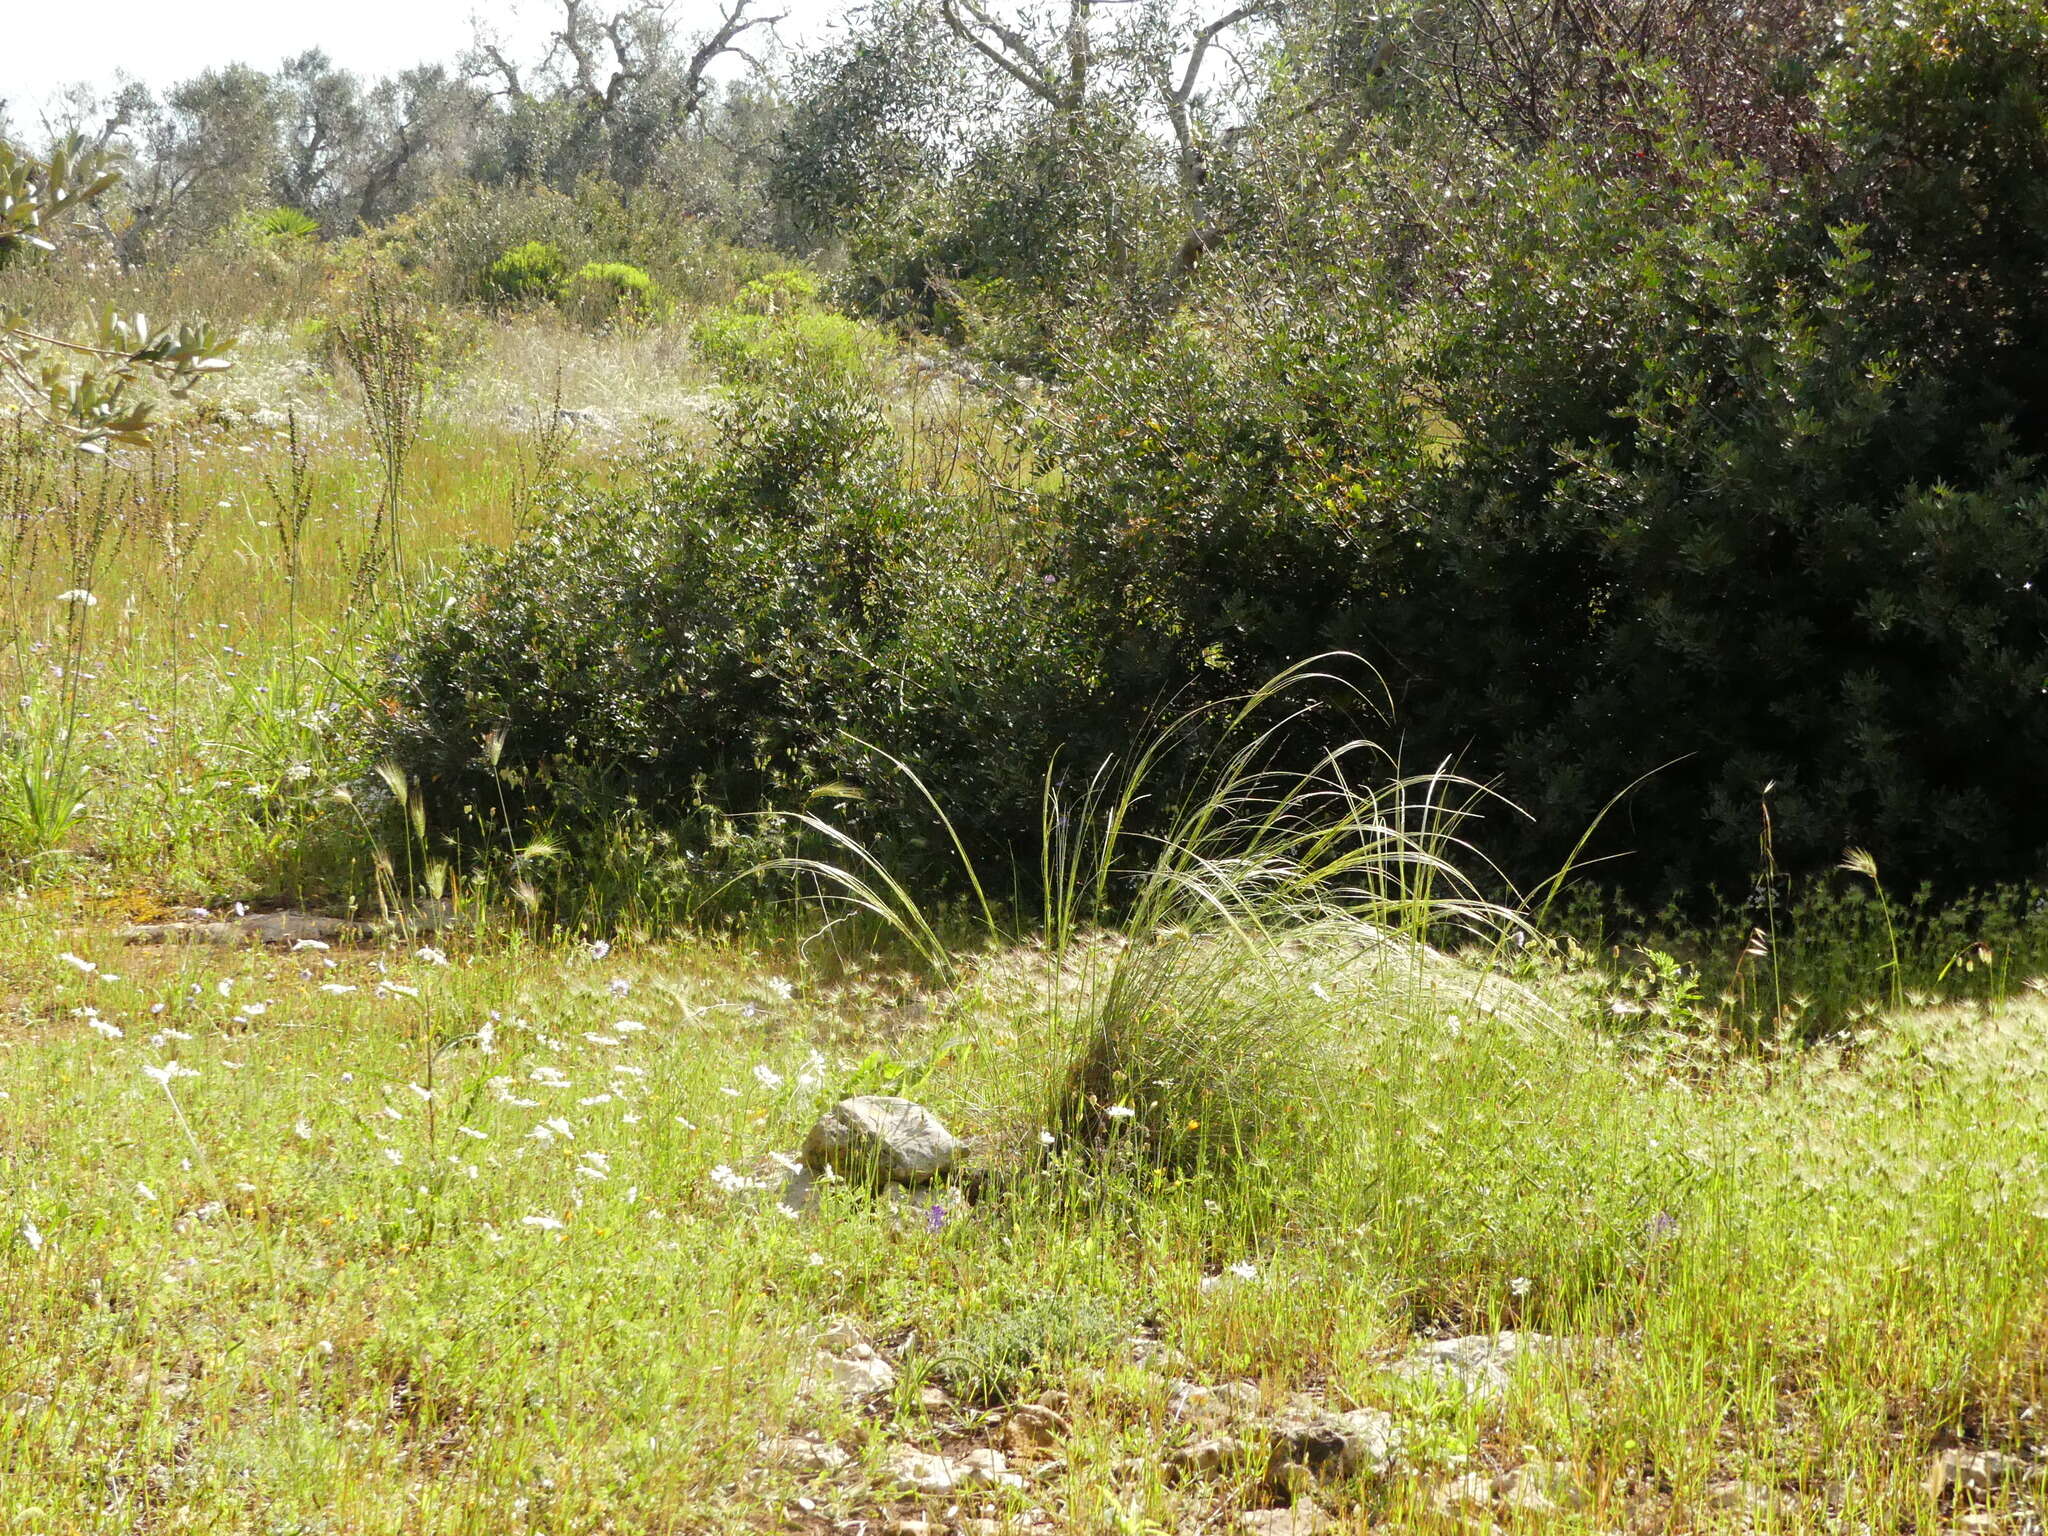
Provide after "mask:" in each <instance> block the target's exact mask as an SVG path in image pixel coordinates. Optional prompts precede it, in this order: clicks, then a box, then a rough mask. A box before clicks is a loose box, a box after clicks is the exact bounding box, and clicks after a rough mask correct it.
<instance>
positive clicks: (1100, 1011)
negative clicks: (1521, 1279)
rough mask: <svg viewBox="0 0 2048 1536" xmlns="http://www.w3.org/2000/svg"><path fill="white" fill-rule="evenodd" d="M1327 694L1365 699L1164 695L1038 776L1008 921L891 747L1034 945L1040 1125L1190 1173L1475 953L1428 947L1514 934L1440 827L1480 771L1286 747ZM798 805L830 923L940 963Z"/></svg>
mask: <svg viewBox="0 0 2048 1536" xmlns="http://www.w3.org/2000/svg"><path fill="white" fill-rule="evenodd" d="M1319 660H1320V662H1352V661H1354V659H1353V658H1348V657H1346V658H1321V659H1319ZM1359 665H1362V664H1359ZM1333 693H1334V694H1336V695H1337V696H1339V697H1340V698H1343V699H1344V700H1345V701H1346V702H1348V703H1352V704H1362V703H1367V702H1369V695H1367V694H1366V692H1365V691H1364V690H1363V689H1361V688H1360V687H1358V686H1357V685H1356V684H1355V683H1353V682H1351V681H1350V680H1348V679H1347V678H1346V677H1344V676H1343V675H1341V673H1339V672H1337V671H1333V670H1331V669H1330V668H1329V667H1328V666H1325V665H1320V664H1319V663H1318V662H1310V663H1304V664H1302V665H1300V666H1297V667H1295V668H1292V669H1290V670H1289V671H1288V672H1286V673H1283V674H1281V675H1280V676H1279V677H1276V678H1274V679H1273V680H1272V681H1270V682H1269V683H1267V684H1266V685H1265V686H1263V687H1261V688H1259V689H1257V690H1255V691H1254V692H1252V693H1251V694H1249V695H1246V696H1244V697H1241V698H1237V699H1232V700H1228V701H1223V702H1220V703H1215V704H1208V705H1204V706H1201V707H1199V708H1196V709H1193V710H1190V711H1188V712H1186V713H1184V714H1182V715H1181V716H1179V717H1178V718H1176V719H1174V720H1173V721H1172V722H1171V723H1169V724H1168V725H1166V726H1165V728H1164V729H1162V730H1160V731H1158V732H1157V733H1156V734H1155V735H1154V736H1152V738H1151V739H1150V740H1149V741H1147V742H1146V743H1145V744H1144V745H1143V746H1142V747H1141V748H1140V749H1139V750H1138V751H1137V752H1136V753H1135V754H1134V755H1133V756H1132V758H1131V759H1130V760H1129V761H1128V763H1125V764H1117V763H1114V762H1110V763H1105V764H1103V765H1102V766H1101V767H1100V768H1099V769H1098V770H1097V771H1096V772H1095V773H1094V774H1093V775H1092V776H1090V777H1089V778H1088V779H1087V780H1086V782H1085V783H1084V784H1083V786H1082V787H1081V788H1080V789H1079V790H1078V791H1074V792H1070V791H1067V790H1064V789H1062V788H1061V787H1060V785H1059V784H1058V782H1057V780H1056V779H1055V778H1054V776H1053V775H1052V774H1051V773H1050V772H1049V773H1048V774H1047V778H1046V787H1045V791H1044V798H1043V815H1042V832H1043V843H1042V855H1041V865H1040V869H1039V881H1038V888H1039V890H1040V892H1041V893H1042V897H1043V911H1042V914H1041V915H1040V917H1039V920H1038V922H1037V924H1036V925H1035V928H1034V931H1032V932H1030V933H1020V932H1016V931H1014V928H1015V926H1016V925H1014V924H1011V923H1006V921H1005V919H1004V918H1003V917H1002V916H1001V915H1000V914H999V913H998V911H997V909H996V907H995V905H994V903H992V902H991V901H990V900H989V899H988V896H987V890H988V889H989V887H988V884H987V883H986V882H985V881H984V880H983V878H982V876H981V875H980V873H979V872H978V871H977V870H976V869H975V868H974V866H973V862H972V860H971V859H970V858H969V857H968V855H967V853H966V850H965V847H964V845H963V843H962V841H961V839H960V837H959V836H958V834H957V833H956V832H955V831H954V827H953V823H952V821H951V820H950V818H948V816H947V815H946V813H945V811H944V809H943V807H941V806H940V804H939V803H938V801H937V800H936V798H935V797H933V796H932V794H931V793H930V791H929V790H927V789H926V788H925V786H924V784H923V783H922V782H921V781H919V780H918V779H917V778H916V775H915V774H914V773H913V772H912V770H910V769H909V768H908V767H907V766H906V765H904V764H902V763H901V762H897V763H896V767H897V768H898V770H899V771H901V772H903V773H904V774H905V775H906V776H907V777H908V778H909V779H910V780H911V781H912V782H913V783H914V784H915V785H916V787H917V789H918V791H919V792H920V793H921V794H922V795H923V797H924V799H925V801H926V802H927V804H928V805H929V806H930V807H931V809H932V811H933V812H934V814H935V815H936V816H937V817H938V819H939V821H940V823H941V825H942V826H943V827H944V829H945V831H946V834H947V836H948V837H949V839H950V840H951V842H952V845H953V847H954V849H955V851H956V852H957V853H958V855H959V858H960V860H961V864H962V867H963V870H964V872H965V876H966V881H967V884H968V886H969V888H970V889H971V891H972V892H973V896H974V901H975V904H976V907H977V910H978V913H979V919H980V922H981V923H982V925H983V926H984V927H985V928H986V929H987V930H988V933H989V936H990V937H991V938H993V939H995V940H997V941H999V942H1005V943H1018V942H1030V943H1035V944H1038V945H1040V946H1042V947H1043V949H1044V951H1045V966H1044V974H1045V976H1046V978H1047V980H1046V983H1045V1000H1044V1004H1043V1008H1042V1015H1043V1020H1044V1023H1045V1024H1046V1026H1047V1028H1046V1031H1045V1036H1044V1038H1045V1043H1046V1045H1047V1047H1048V1049H1049V1054H1050V1058H1051V1059H1050V1061H1049V1062H1048V1063H1047V1064H1046V1067H1045V1069H1044V1071H1043V1073H1042V1080H1043V1082H1044V1083H1045V1085H1046V1086H1045V1090H1044V1097H1043V1102H1042V1103H1041V1104H1039V1105H1038V1106H1036V1119H1037V1122H1038V1129H1039V1133H1040V1134H1039V1138H1038V1139H1039V1141H1040V1142H1041V1143H1042V1144H1043V1145H1045V1146H1048V1147H1053V1148H1060V1147H1065V1148H1070V1149H1073V1150H1076V1151H1080V1152H1085V1153H1089V1154H1097V1153H1117V1154H1120V1155H1121V1156H1122V1157H1125V1158H1131V1159H1135V1160H1136V1161H1138V1162H1140V1163H1142V1164H1145V1165H1149V1166H1152V1167H1155V1168H1166V1169H1172V1170H1175V1171H1178V1172H1199V1171H1202V1170H1205V1169H1221V1168H1226V1167H1229V1166H1234V1165H1236V1164H1239V1163H1241V1162H1243V1161H1244V1160H1245V1159H1246V1158H1247V1157H1249V1156H1251V1155H1253V1154H1254V1152H1255V1151H1262V1150H1263V1149H1265V1148H1266V1147H1268V1146H1269V1145H1271V1144H1273V1143H1275V1142H1279V1143H1286V1144H1296V1145H1299V1144H1300V1143H1301V1142H1302V1141H1303V1140H1304V1138H1309V1139H1313V1138H1315V1137H1316V1136H1318V1135H1319V1134H1320V1132H1321V1131H1322V1130H1323V1129H1324V1128H1326V1127H1327V1126H1328V1125H1330V1124H1332V1123H1334V1121H1335V1119H1336V1118H1337V1117H1336V1115H1335V1114H1333V1111H1335V1110H1338V1109H1341V1107H1342V1104H1343V1101H1344V1099H1345V1096H1346V1095H1347V1093H1349V1092H1350V1091H1351V1088H1350V1085H1351V1084H1352V1083H1354V1082H1356V1081H1357V1074H1356V1072H1355V1070H1354V1069H1353V1068H1352V1067H1351V1066H1349V1065H1348V1057H1349V1054H1350V1053H1349V1047H1350V1045H1351V1044H1352V1043H1353V1042H1354V1040H1355V1039H1356V1038H1357V1037H1358V1036H1359V1035H1360V1034H1361V1033H1365V1032H1368V1029H1369V1030H1370V1032H1374V1033H1376V1032H1378V1030H1379V1029H1380V1028H1382V1027H1384V1026H1385V1025H1386V1024H1387V1023H1388V1022H1389V1020H1398V1021H1403V1022H1409V1023H1414V1024H1418V1025H1420V1024H1426V1023H1427V1022H1428V1020H1429V1019H1430V1018H1431V1017H1433V1015H1434V1013H1435V1011H1436V1009H1437V1007H1438V1004H1439V1003H1440V1001H1441V998H1442V994H1443V987H1444V985H1445V981H1446V977H1447V975H1450V974H1453V973H1455V974H1456V975H1457V976H1460V977H1470V976H1472V975H1474V974H1476V973H1474V972H1470V971H1465V970H1462V969H1460V968H1458V967H1456V966H1454V965H1453V964H1452V963H1451V962H1450V961H1448V960H1447V958H1446V957H1445V955H1444V954H1443V953H1442V951H1441V949H1439V948H1438V947H1436V946H1438V945H1442V944H1445V943H1453V944H1459V945H1474V944H1476V945H1481V946H1485V947H1486V948H1487V949H1489V950H1497V949H1498V947H1499V946H1500V945H1502V944H1503V943H1504V942H1506V941H1508V940H1509V939H1510V938H1512V937H1513V936H1514V935H1515V934H1516V933H1518V932H1519V931H1520V930H1521V928H1522V922H1521V919H1519V918H1518V917H1517V916H1516V915H1515V913H1514V912H1513V911H1512V910H1511V909H1509V908H1508V907H1505V906H1503V905H1500V904H1498V903H1496V902H1493V901H1489V900H1488V899H1486V898H1485V897H1484V896H1483V895H1482V894H1481V891H1480V887H1479V885H1478V884H1477V883H1476V881H1475V880H1474V879H1473V878H1471V877H1470V876H1468V875H1467V874H1466V873H1464V872H1463V871H1464V870H1465V869H1466V868H1470V867H1483V860H1481V859H1480V857H1479V855H1478V854H1477V852H1476V851H1475V850H1474V849H1473V848H1472V847H1471V846H1470V844H1469V843H1468V842H1467V841H1466V839H1465V838H1464V836H1463V835H1462V834H1463V831H1464V829H1465V828H1466V827H1467V825H1468V824H1469V823H1470V822H1471V821H1472V820H1473V819H1475V818H1476V817H1477V816H1478V815H1479V814H1480V813H1481V811H1482V810H1483V808H1484V806H1485V804H1486V802H1487V795H1486V793H1485V791H1484V790H1483V788H1482V787H1481V786H1479V785H1477V784H1474V783H1472V782H1471V781H1469V780H1465V779H1462V778H1459V777H1458V776H1456V775H1453V774H1451V773H1448V772H1444V771H1439V772H1436V773H1431V774H1425V775H1419V776H1417V775H1403V774H1401V773H1400V771H1399V768H1398V764H1397V762H1396V760H1395V758H1394V757H1393V755H1392V754H1391V753H1389V752H1388V751H1386V750H1385V749H1384V748H1382V747H1380V746H1378V745H1376V744H1374V743H1373V742H1371V741H1369V740H1366V739H1364V738H1354V739H1350V740H1347V741H1344V742H1343V743H1341V744H1340V745H1337V746H1333V747H1329V748H1326V749H1322V750H1319V751H1317V752H1315V753H1313V754H1312V755H1310V756H1309V759H1308V761H1307V765H1306V766H1305V767H1304V766H1300V761H1301V758H1300V757H1299V756H1298V755H1297V756H1295V757H1294V763H1295V766H1288V765H1287V764H1288V762H1289V757H1290V752H1296V751H1298V743H1299V742H1300V741H1301V740H1302V739H1303V738H1304V737H1306V736H1307V735H1308V734H1309V732H1310V730H1311V729H1316V728H1319V727H1321V726H1322V725H1323V721H1324V720H1325V719H1326V718H1327V717H1328V716H1329V714H1330V698H1331V695H1332V694H1333ZM1311 715H1314V716H1315V717H1316V719H1315V720H1314V722H1313V723H1311V722H1310V721H1309V719H1308V717H1309V716H1311ZM892 761H893V760H892ZM1189 764H1193V769H1192V771H1189V768H1188V765H1189ZM1175 784H1186V785H1191V786H1192V788H1191V789H1189V790H1187V791H1186V792H1183V793H1178V794H1176V793H1174V791H1173V786H1174V785H1175ZM795 819H796V820H797V821H798V822H800V823H801V824H802V826H803V827H804V829H805V830H807V831H808V832H810V833H812V834H814V835H816V836H818V837H821V838H823V839H824V840H825V841H826V842H827V843H828V845H829V846H830V848H831V849H832V852H831V853H829V854H827V855H823V856H819V857H814V858H794V859H787V860H782V861H778V865H777V867H778V868H781V869H784V870H787V871H791V872H794V873H796V874H797V875H799V877H800V878H801V881H802V883H804V884H806V885H807V886H808V887H809V888H810V889H812V890H813V891H814V892H816V893H817V899H818V900H819V901H820V902H821V904H822V905H824V906H825V907H826V908H827V909H828V910H830V911H832V912H833V914H834V920H835V921H837V920H841V919H844V918H846V917H849V916H859V917H862V918H864V919H866V920H868V921H871V922H876V923H879V924H880V925H881V926H882V927H883V928H885V929H886V930H888V931H890V932H892V933H894V934H895V935H896V936H897V937H898V938H900V939H901V940H902V941H904V942H906V943H907V944H908V945H909V946H910V947H911V949H912V950H914V951H915V952H916V953H917V954H918V955H919V956H920V957H921V958H922V959H923V960H924V961H925V962H926V963H927V964H928V965H929V966H931V968H932V969H933V970H934V971H935V972H936V973H938V974H939V976H940V977H941V979H942V980H952V979H954V978H953V977H952V976H951V974H950V973H951V971H952V969H953V967H954V965H955V961H954V959H953V958H952V956H953V954H954V953H955V950H954V948H953V947H951V946H949V945H948V944H947V943H945V942H944V941H943V940H942V939H941V937H940V935H939V933H938V932H937V930H936V928H935V926H934V923H933V920H932V919H931V918H930V917H929V916H928V915H927V913H926V911H925V910H924V908H923V907H922V906H921V905H920V904H919V902H918V900H917V898H916V897H915V896H914V895H913V893H912V892H911V891H910V890H909V889H908V888H907V887H906V886H905V885H904V884H903V883H902V882H901V881H900V880H898V879H897V878H896V877H895V876H894V875H893V874H892V873H891V872H890V870H889V869H888V868H887V867H886V866H885V865H884V863H883V861H882V860H881V859H880V858H879V856H877V855H876V854H875V853H874V852H873V851H871V850H869V849H868V848H866V847H864V846H863V845H862V844H860V843H859V842H857V841H856V840H855V839H853V838H852V837H851V836H849V835H848V834H847V833H845V832H844V831H843V830H842V829H840V828H838V827H836V826H833V825H831V824H830V823H828V822H826V821H824V820H822V819H820V818H818V817H815V816H809V815H805V816H799V817H797V818H795ZM1453 984H1455V983H1453Z"/></svg>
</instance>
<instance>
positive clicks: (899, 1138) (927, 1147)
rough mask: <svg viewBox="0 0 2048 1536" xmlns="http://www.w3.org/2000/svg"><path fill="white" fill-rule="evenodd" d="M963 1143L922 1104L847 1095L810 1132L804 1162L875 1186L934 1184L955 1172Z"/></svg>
mask: <svg viewBox="0 0 2048 1536" xmlns="http://www.w3.org/2000/svg"><path fill="white" fill-rule="evenodd" d="M959 1156H960V1143H959V1142H958V1141H956V1140H954V1139H953V1133H952V1132H950V1131H948V1130H947V1129H946V1127H945V1124H944V1122H942V1121H941V1120H940V1119H939V1117H938V1116H937V1115H935V1114H933V1113H932V1112H931V1111H930V1110H928V1109H926V1108H925V1107H924V1106H923V1105H922V1104H914V1103H912V1102H911V1101H910V1100H909V1099H898V1098H892V1097H889V1096H887V1095H883V1094H863V1095H861V1096H860V1097H858V1098H851V1099H841V1100H840V1101H839V1102H838V1103H837V1104H834V1105H833V1106H832V1107H831V1108H830V1109H828V1110H827V1111H825V1113H824V1115H823V1116H822V1117H821V1118H820V1119H819V1121H818V1123H817V1124H816V1125H814V1126H812V1127H811V1133H810V1135H808V1136H807V1137H805V1138H804V1150H803V1163H804V1166H805V1167H806V1168H808V1169H810V1170H811V1171H812V1172H814V1173H824V1172H825V1171H827V1170H828V1169H829V1170H830V1171H831V1172H833V1173H835V1174H837V1175H839V1177H841V1178H843V1179H851V1180H855V1181H857V1182H860V1183H864V1184H867V1185H869V1186H870V1187H873V1188H880V1187H881V1186H883V1185H886V1184H911V1185H917V1184H929V1183H931V1182H932V1181H933V1180H935V1179H938V1178H941V1177H943V1176H944V1175H946V1174H947V1173H950V1172H951V1171H952V1169H953V1165H954V1164H955V1163H956V1162H957V1161H958V1160H959Z"/></svg>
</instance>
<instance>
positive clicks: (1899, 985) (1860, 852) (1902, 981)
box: [1836, 848, 1906, 1008]
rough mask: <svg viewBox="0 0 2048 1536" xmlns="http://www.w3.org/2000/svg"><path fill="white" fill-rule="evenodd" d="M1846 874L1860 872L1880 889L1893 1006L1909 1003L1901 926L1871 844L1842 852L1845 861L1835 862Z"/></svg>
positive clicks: (1872, 886)
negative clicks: (1894, 916) (1895, 919)
mask: <svg viewBox="0 0 2048 1536" xmlns="http://www.w3.org/2000/svg"><path fill="white" fill-rule="evenodd" d="M1836 867H1837V868H1838V869H1840V870H1842V871H1843V872H1844V873H1846V874H1851V875H1859V876H1861V877H1862V878H1863V879H1865V880H1868V881H1869V882H1870V888H1871V890H1873V891H1875V892H1876V893H1877V909H1878V911H1879V912H1881V913H1883V914H1884V936H1885V944H1886V946H1887V947H1888V948H1889V949H1890V951H1891V957H1890V958H1889V959H1887V960H1886V961H1885V969H1886V970H1888V971H1890V972H1891V1001H1892V1007H1894V1008H1903V1007H1905V1006H1906V974H1905V971H1904V969H1903V968H1902V967H1901V965H1900V963H1899V930H1898V927H1897V925H1896V924H1894V923H1893V921H1892V904H1891V901H1890V899H1889V898H1887V897H1886V895H1885V893H1884V882H1883V881H1882V880H1880V879H1878V877H1877V856H1876V855H1875V854H1873V853H1872V852H1871V851H1870V850H1869V849H1868V848H1848V849H1844V850H1843V853H1842V862H1841V863H1840V864H1839V865H1837V866H1836Z"/></svg>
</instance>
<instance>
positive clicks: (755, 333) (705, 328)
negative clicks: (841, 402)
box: [690, 307, 892, 388]
mask: <svg viewBox="0 0 2048 1536" xmlns="http://www.w3.org/2000/svg"><path fill="white" fill-rule="evenodd" d="M690 335H691V340H692V341H693V342H694V343H695V344H696V347H697V351H698V352H699V354H701V355H702V357H703V358H704V361H705V362H707V363H709V364H710V365H711V367H712V368H713V369H714V370H715V371H716V372H717V373H718V374H719V376H720V377H721V378H723V379H725V380H726V381H728V382H732V383H748V384H761V383H766V382H768V381H770V380H772V379H775V378H778V377H796V378H803V379H809V380H815V381H822V382H824V383H827V384H830V385H833V386H835V387H841V388H846V387H851V386H853V385H855V384H858V383H861V382H868V383H872V381H873V377H874V373H875V369H876V366H877V365H878V364H879V363H880V362H881V361H882V360H883V359H884V358H885V357H886V356H888V354H889V352H890V351H891V350H892V345H891V343H890V341H889V338H888V337H887V336H885V335H883V334H882V333H881V332H880V331H878V330H876V329H875V328H874V327H873V326H870V325H867V324H864V323H863V322H861V321H859V320H850V319H848V318H847V317H846V316H844V315H835V314H832V313H831V312H829V311H827V310H821V309H817V308H815V307H802V308H794V309H787V308H786V309H784V310H782V311H781V312H779V313H757V312H754V311H752V310H746V309H714V310H711V311H709V312H708V313H706V314H705V315H703V316H702V317H701V318H699V320H698V321H697V324H696V325H695V326H694V327H693V328H692V330H691V333H690Z"/></svg>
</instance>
